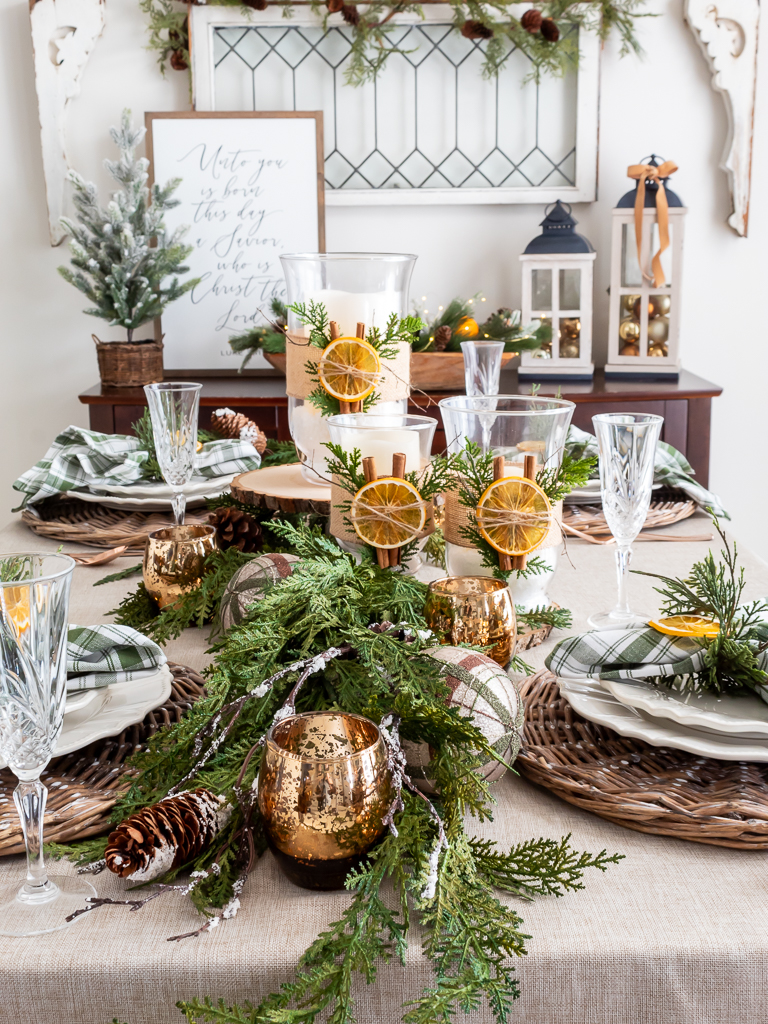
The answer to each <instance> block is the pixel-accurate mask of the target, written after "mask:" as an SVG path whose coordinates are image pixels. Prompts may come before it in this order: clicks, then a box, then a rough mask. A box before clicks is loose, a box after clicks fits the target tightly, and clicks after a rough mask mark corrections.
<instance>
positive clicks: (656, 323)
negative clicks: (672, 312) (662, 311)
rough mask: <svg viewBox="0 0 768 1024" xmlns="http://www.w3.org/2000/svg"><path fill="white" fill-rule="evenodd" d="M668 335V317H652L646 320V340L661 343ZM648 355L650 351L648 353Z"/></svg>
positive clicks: (656, 343)
mask: <svg viewBox="0 0 768 1024" xmlns="http://www.w3.org/2000/svg"><path fill="white" fill-rule="evenodd" d="M668 337H669V319H668V318H667V317H665V316H657V317H654V318H653V320H649V321H648V341H649V342H652V343H653V344H655V345H663V344H664V342H666V340H667V338H668ZM648 355H650V352H649V353H648Z"/></svg>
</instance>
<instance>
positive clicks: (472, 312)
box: [413, 295, 552, 352]
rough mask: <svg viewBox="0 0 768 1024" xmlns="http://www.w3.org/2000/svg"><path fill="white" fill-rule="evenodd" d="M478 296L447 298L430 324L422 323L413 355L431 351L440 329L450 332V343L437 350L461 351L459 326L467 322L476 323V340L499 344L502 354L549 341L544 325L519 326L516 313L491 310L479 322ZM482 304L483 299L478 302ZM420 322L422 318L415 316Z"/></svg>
mask: <svg viewBox="0 0 768 1024" xmlns="http://www.w3.org/2000/svg"><path fill="white" fill-rule="evenodd" d="M477 300H478V296H477V295H475V296H473V298H471V299H458V298H457V299H451V301H450V302H449V303H448V305H447V306H446V307H445V309H444V310H442V311H441V312H440V313H439V314H438V315H437V316H436V317H435V318H434V319H433V320H432V321H431V322H430V323H428V324H423V325H422V328H421V330H420V331H419V334H418V337H417V338H416V339H415V341H414V343H413V351H414V352H429V351H435V338H436V336H437V332H438V331H439V330H440V328H441V327H449V328H450V329H451V340H450V341H449V342H448V343H447V344H446V345H445V348H443V349H439V350H438V351H444V352H461V342H462V341H466V340H467V337H468V336H467V335H466V334H464V333H463V332H462V331H461V329H460V328H461V326H462V324H463V323H466V322H467V320H468V319H471V320H474V321H475V323H476V324H477V333H476V334H475V337H476V338H477V339H490V340H492V341H503V342H504V343H505V344H504V351H505V352H530V351H533V350H535V349H539V348H541V346H542V345H543V344H544V343H545V342H547V341H549V340H550V338H551V336H552V328H551V327H549V326H548V325H547V324H541V323H537V324H530V325H529V326H528V327H522V326H521V324H520V310H519V309H507V308H505V307H502V308H500V309H497V310H494V312H493V313H491V314H490V315H489V316H487V317H486V318H485V319H484V320H483V319H481V315H480V309H481V306H480V305H479V303H478V301H477ZM481 301H484V300H481ZM419 315H420V316H421V319H422V320H423V319H424V317H423V316H422V315H421V313H419Z"/></svg>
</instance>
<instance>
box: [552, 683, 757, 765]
mask: <svg viewBox="0 0 768 1024" xmlns="http://www.w3.org/2000/svg"><path fill="white" fill-rule="evenodd" d="M558 682H559V684H560V692H561V693H562V695H563V696H564V697H565V698H566V699H567V700H568V703H569V704H570V705H571V707H572V708H573V709H574V711H576V712H578V714H580V715H582V716H583V717H584V718H586V719H588V720H589V721H590V722H596V723H597V724H598V725H604V726H607V727H608V728H609V729H613V730H614V731H615V732H617V733H619V735H620V736H631V737H633V738H634V739H639V740H645V742H646V743H650V744H651V745H652V746H654V747H673V748H676V749H679V750H686V751H688V753H690V754H700V755H701V756H702V757H714V758H719V759H720V760H723V761H766V762H768V704H766V703H765V701H763V700H761V699H760V697H758V696H757V695H754V696H753V695H751V694H750V695H746V696H731V695H727V694H726V695H721V696H717V695H716V694H714V693H708V692H707V693H687V694H686V693H680V692H678V691H676V690H670V689H667V688H666V687H662V686H658V687H657V686H653V685H652V684H651V683H648V682H646V681H645V680H642V679H633V680H624V681H622V682H614V681H613V680H608V679H599V680H598V679H587V678H580V679H566V678H561V679H559V680H558Z"/></svg>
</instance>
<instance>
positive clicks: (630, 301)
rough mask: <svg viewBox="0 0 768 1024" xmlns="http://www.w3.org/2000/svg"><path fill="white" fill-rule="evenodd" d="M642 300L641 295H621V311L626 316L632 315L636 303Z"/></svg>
mask: <svg viewBox="0 0 768 1024" xmlns="http://www.w3.org/2000/svg"><path fill="white" fill-rule="evenodd" d="M639 301H640V296H639V295H623V296H622V297H621V311H622V313H623V314H624V316H632V311H633V310H634V308H635V303H636V302H639Z"/></svg>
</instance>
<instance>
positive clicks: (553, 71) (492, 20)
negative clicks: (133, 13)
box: [141, 0, 650, 86]
mask: <svg viewBox="0 0 768 1024" xmlns="http://www.w3.org/2000/svg"><path fill="white" fill-rule="evenodd" d="M192 2H193V3H202V2H203V0H192ZM214 2H215V3H218V4H221V5H223V6H228V7H234V6H241V5H243V4H244V5H245V6H247V7H250V8H252V9H254V10H255V11H259V10H264V9H266V7H268V6H279V7H280V8H281V10H282V11H283V12H284V15H285V16H286V17H290V16H291V13H292V10H293V4H292V3H290V2H289V0H214ZM298 2H299V3H303V2H306V3H308V4H309V6H310V7H312V9H313V10H314V11H315V12H316V13H317V14H320V15H322V24H323V28H324V29H325V28H327V26H328V17H329V15H330V14H333V13H340V14H341V16H342V18H343V20H344V22H345V24H346V25H348V26H350V27H351V28H352V29H353V33H352V38H351V52H350V61H349V66H348V68H347V70H346V71H345V81H346V82H347V84H349V85H355V86H357V85H363V84H364V83H365V82H371V81H373V80H374V79H375V78H376V76H377V75H378V73H379V71H381V70H382V68H383V67H384V65H385V64H386V61H387V59H388V58H389V57H390V56H391V55H392V54H395V53H401V52H403V51H401V50H400V49H399V48H398V46H397V45H396V44H395V43H394V41H393V39H392V36H391V32H392V31H393V30H394V29H395V28H396V27H397V23H396V15H397V14H399V13H400V12H407V13H416V14H418V15H421V14H422V11H423V4H424V2H425V0H421V2H420V3H417V2H416V0H405V2H403V3H393V2H391V0H390V2H386V0H359V6H358V4H355V3H343V0H325V3H322V2H321V0H298ZM436 2H439V0H426V3H428V4H429V3H436ZM643 2H644V0H543V2H542V3H539V4H538V5H537V10H536V13H538V15H539V17H538V18H532V17H527V15H530V13H531V12H526V13H525V14H522V15H521V16H520V17H519V18H518V17H517V16H516V15H517V6H518V5H517V4H515V3H513V0H487V2H486V3H483V4H480V3H478V2H476V0H450V6H451V8H452V12H453V13H452V23H453V28H454V30H455V31H457V32H460V33H461V34H462V35H465V36H467V37H468V38H470V39H478V40H483V41H484V45H483V47H482V49H481V53H482V58H483V69H482V74H483V76H484V77H485V78H490V77H493V76H494V75H497V74H498V73H499V71H500V70H501V68H502V67H503V66H504V64H505V63H506V61H507V60H508V59H509V55H510V53H512V52H514V51H515V50H518V51H520V52H521V53H522V54H524V55H525V57H527V58H528V60H529V61H530V62H531V71H530V73H529V78H531V79H533V80H535V81H539V80H540V79H541V77H542V76H543V75H554V76H558V77H559V76H561V75H563V74H564V73H565V72H566V71H569V70H572V69H573V68H574V67H575V66H576V64H577V62H578V57H579V53H578V39H577V37H576V32H575V31H574V29H575V28H576V27H578V28H580V29H583V30H584V31H588V32H595V33H597V35H598V36H599V37H600V39H601V40H603V41H604V40H606V39H607V38H608V37H609V36H610V35H611V34H612V32H614V31H615V32H616V33H618V36H619V39H620V40H621V54H622V56H624V55H625V54H627V53H637V54H639V53H641V52H642V51H641V48H640V44H639V43H638V41H637V36H636V34H635V21H636V19H637V18H643V17H649V16H650V15H648V14H645V13H643V12H642V11H641V10H640V8H642V6H643ZM141 9H142V10H143V11H144V12H145V13H146V14H148V15H149V27H150V43H149V46H150V49H154V50H156V51H157V52H158V55H159V56H158V62H159V64H160V67H161V68H162V69H163V70H164V69H165V65H166V62H167V60H168V59H169V58H170V57H172V55H173V54H174V53H178V54H179V57H178V59H177V60H176V62H175V63H174V62H173V61H172V65H173V66H177V67H179V68H181V67H183V66H185V65H186V64H188V63H189V26H188V24H187V22H186V20H185V14H186V11H187V6H186V4H185V5H184V7H183V8H182V6H181V4H180V3H176V2H172V0H141ZM393 19H395V20H393ZM253 21H254V24H256V25H258V24H259V22H258V15H256V14H254V15H253Z"/></svg>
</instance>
